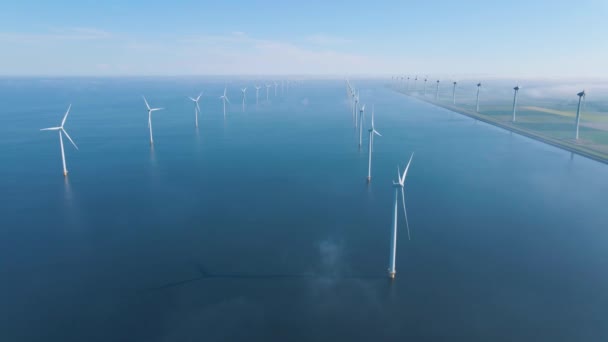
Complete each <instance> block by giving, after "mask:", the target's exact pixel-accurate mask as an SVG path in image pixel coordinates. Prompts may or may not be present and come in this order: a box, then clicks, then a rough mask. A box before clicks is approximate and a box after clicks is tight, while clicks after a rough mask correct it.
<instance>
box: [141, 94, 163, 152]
mask: <svg viewBox="0 0 608 342" xmlns="http://www.w3.org/2000/svg"><path fill="white" fill-rule="evenodd" d="M142 97H143V96H142ZM143 98H144V102H145V103H146V108H148V128H149V129H150V145H154V138H153V137H152V112H156V111H157V110H162V109H163V108H150V105H149V104H148V101H146V98H145V97H143Z"/></svg>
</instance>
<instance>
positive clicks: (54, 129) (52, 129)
mask: <svg viewBox="0 0 608 342" xmlns="http://www.w3.org/2000/svg"><path fill="white" fill-rule="evenodd" d="M60 129H61V127H49V128H42V129H40V130H41V131H58V130H60Z"/></svg>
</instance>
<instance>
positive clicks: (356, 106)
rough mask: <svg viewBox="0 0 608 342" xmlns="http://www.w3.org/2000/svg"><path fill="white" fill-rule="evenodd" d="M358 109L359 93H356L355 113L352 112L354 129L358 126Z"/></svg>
mask: <svg viewBox="0 0 608 342" xmlns="http://www.w3.org/2000/svg"><path fill="white" fill-rule="evenodd" d="M358 108H359V92H358V91H357V95H355V108H354V109H355V111H354V112H353V114H355V128H357V127H358V126H359V122H358V120H357V109H358Z"/></svg>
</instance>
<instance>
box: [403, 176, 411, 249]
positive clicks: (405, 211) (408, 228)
mask: <svg viewBox="0 0 608 342" xmlns="http://www.w3.org/2000/svg"><path fill="white" fill-rule="evenodd" d="M401 201H402V202H403V215H404V216H405V228H407V239H408V240H411V239H412V238H411V237H410V224H409V222H407V210H405V191H404V190H403V187H401Z"/></svg>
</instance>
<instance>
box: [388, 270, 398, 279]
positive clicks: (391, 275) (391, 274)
mask: <svg viewBox="0 0 608 342" xmlns="http://www.w3.org/2000/svg"><path fill="white" fill-rule="evenodd" d="M395 273H397V272H390V271H389V272H388V277H389V278H390V279H395Z"/></svg>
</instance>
